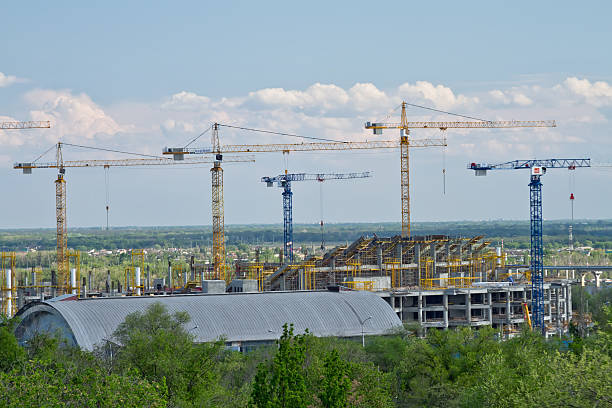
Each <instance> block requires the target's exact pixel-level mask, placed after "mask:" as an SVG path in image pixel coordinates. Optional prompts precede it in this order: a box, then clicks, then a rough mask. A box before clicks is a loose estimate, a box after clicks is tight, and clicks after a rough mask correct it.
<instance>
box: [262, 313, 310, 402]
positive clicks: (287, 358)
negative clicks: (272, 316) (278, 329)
mask: <svg viewBox="0 0 612 408" xmlns="http://www.w3.org/2000/svg"><path fill="white" fill-rule="evenodd" d="M306 336H308V333H306V334H298V335H294V334H293V324H291V325H290V326H287V324H285V325H283V334H282V336H281V337H280V339H279V340H278V342H277V344H278V352H277V353H276V355H275V356H274V359H273V360H272V364H271V365H267V364H264V363H262V364H261V365H260V366H259V367H258V369H257V375H256V376H255V380H254V381H253V392H252V393H251V401H250V405H251V406H254V407H258V408H274V407H286V408H293V407H295V408H298V407H304V406H307V405H309V403H310V401H311V397H310V395H309V393H308V390H307V387H306V376H305V373H304V361H305V359H306V354H305V345H304V343H305V337H306Z"/></svg>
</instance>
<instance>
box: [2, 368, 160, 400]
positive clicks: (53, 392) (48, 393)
mask: <svg viewBox="0 0 612 408" xmlns="http://www.w3.org/2000/svg"><path fill="white" fill-rule="evenodd" d="M0 406H2V407H7V408H12V407H15V408H17V407H58V408H59V407H67V406H69V407H117V408H119V407H124V408H127V407H150V408H154V407H160V408H161V407H166V406H167V401H166V399H165V397H164V392H163V388H162V387H160V386H159V385H155V384H150V383H148V382H147V381H146V380H144V379H141V378H139V377H138V376H137V375H134V374H131V373H130V374H127V375H117V374H107V373H105V372H103V370H100V369H96V368H82V367H78V368H76V367H71V366H64V365H57V364H53V363H40V362H32V361H30V362H28V363H27V364H26V365H25V367H22V368H20V369H15V370H13V371H10V372H8V373H3V372H0Z"/></svg>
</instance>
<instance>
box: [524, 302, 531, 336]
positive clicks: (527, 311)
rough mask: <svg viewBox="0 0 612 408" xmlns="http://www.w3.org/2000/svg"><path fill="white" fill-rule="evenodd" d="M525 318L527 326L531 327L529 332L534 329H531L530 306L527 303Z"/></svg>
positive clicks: (525, 304) (525, 305)
mask: <svg viewBox="0 0 612 408" xmlns="http://www.w3.org/2000/svg"><path fill="white" fill-rule="evenodd" d="M523 318H524V319H525V321H526V322H527V325H528V326H529V330H531V329H533V328H532V327H531V316H530V315H529V305H527V303H526V302H523Z"/></svg>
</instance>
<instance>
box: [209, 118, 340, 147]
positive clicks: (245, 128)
mask: <svg viewBox="0 0 612 408" xmlns="http://www.w3.org/2000/svg"><path fill="white" fill-rule="evenodd" d="M218 125H219V126H224V127H227V128H232V129H239V130H248V131H250V132H259V133H268V134H271V135H278V136H289V137H298V138H301V139H310V140H320V141H323V142H336V143H350V142H348V141H346V140H334V139H325V138H322V137H313V136H304V135H296V134H293V133H284V132H275V131H272V130H262V129H254V128H248V127H243V126H233V125H226V124H224V123H218Z"/></svg>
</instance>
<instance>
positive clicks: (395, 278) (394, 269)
mask: <svg viewBox="0 0 612 408" xmlns="http://www.w3.org/2000/svg"><path fill="white" fill-rule="evenodd" d="M401 267H402V265H401V264H400V261H399V260H397V259H395V258H393V259H387V260H385V262H384V268H385V275H386V276H390V277H391V282H390V283H391V288H397V287H399V286H401Z"/></svg>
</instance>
